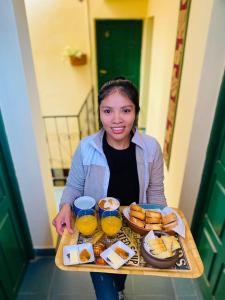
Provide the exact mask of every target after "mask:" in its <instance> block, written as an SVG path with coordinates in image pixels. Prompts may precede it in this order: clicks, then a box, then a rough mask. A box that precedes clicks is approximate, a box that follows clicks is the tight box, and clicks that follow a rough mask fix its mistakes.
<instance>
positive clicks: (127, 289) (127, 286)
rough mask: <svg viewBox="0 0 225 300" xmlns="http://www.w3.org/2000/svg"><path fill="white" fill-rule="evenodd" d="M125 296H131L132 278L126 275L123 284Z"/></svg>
mask: <svg viewBox="0 0 225 300" xmlns="http://www.w3.org/2000/svg"><path fill="white" fill-rule="evenodd" d="M125 294H126V295H128V294H133V278H132V276H130V275H127V279H126V283H125Z"/></svg>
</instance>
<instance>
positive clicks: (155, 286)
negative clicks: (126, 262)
mask: <svg viewBox="0 0 225 300" xmlns="http://www.w3.org/2000/svg"><path fill="white" fill-rule="evenodd" d="M133 294H134V295H139V296H145V295H152V296H153V295H154V296H167V297H170V299H175V295H174V290H173V286H172V281H171V279H170V278H163V277H153V276H133Z"/></svg>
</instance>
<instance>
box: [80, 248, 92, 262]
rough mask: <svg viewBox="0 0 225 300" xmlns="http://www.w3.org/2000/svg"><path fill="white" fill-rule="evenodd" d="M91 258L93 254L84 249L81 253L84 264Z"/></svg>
mask: <svg viewBox="0 0 225 300" xmlns="http://www.w3.org/2000/svg"><path fill="white" fill-rule="evenodd" d="M90 258H91V254H90V253H89V251H88V250H87V249H83V250H82V251H81V252H80V260H81V261H82V262H87V261H89V259H90Z"/></svg>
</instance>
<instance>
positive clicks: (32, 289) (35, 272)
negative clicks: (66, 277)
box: [19, 257, 55, 294]
mask: <svg viewBox="0 0 225 300" xmlns="http://www.w3.org/2000/svg"><path fill="white" fill-rule="evenodd" d="M54 269H55V262H54V258H53V257H38V258H36V259H35V260H32V261H30V263H29V265H28V268H27V271H26V274H25V276H24V279H23V282H22V285H21V287H20V290H19V294H21V293H26V292H29V294H30V293H33V294H34V293H44V294H46V293H48V288H49V282H50V280H51V278H52V275H53V271H54Z"/></svg>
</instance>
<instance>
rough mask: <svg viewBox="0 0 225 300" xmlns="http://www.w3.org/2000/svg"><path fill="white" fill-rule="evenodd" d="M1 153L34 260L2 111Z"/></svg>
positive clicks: (30, 255) (17, 213)
mask: <svg viewBox="0 0 225 300" xmlns="http://www.w3.org/2000/svg"><path fill="white" fill-rule="evenodd" d="M0 151H1V152H2V154H3V158H4V164H5V167H6V168H5V169H6V172H7V174H6V175H7V178H8V180H9V181H10V183H11V186H10V187H11V189H10V193H11V196H12V197H11V198H12V201H13V203H12V204H13V207H14V209H15V214H16V216H17V217H18V222H19V224H20V229H21V232H22V237H23V242H24V245H25V247H24V250H25V252H26V255H27V258H28V259H29V258H33V257H34V249H33V245H32V240H31V235H30V231H29V227H28V223H27V219H26V215H25V211H24V207H23V203H22V199H21V195H20V191H19V186H18V182H17V179H16V174H15V170H14V166H13V162H12V158H11V154H10V150H9V145H8V142H7V137H6V132H5V127H4V123H3V119H2V116H1V111H0Z"/></svg>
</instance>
